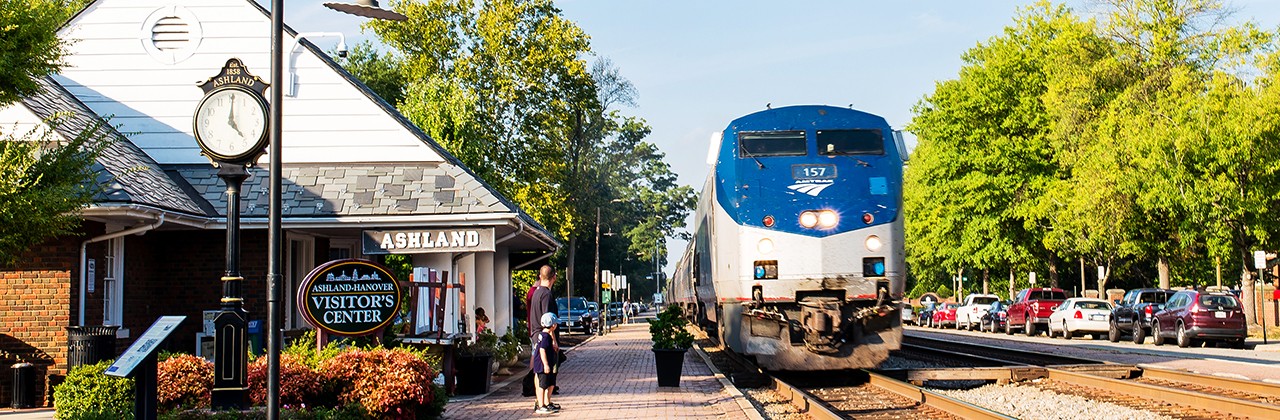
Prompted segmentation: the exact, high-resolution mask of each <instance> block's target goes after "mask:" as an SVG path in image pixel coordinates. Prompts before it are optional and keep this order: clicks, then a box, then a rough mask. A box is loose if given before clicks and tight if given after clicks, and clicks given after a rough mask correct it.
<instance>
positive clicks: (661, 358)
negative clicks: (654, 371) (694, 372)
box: [649, 305, 693, 386]
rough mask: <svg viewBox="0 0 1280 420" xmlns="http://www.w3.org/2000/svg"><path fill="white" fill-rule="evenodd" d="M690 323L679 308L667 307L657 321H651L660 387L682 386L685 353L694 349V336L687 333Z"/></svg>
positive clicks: (654, 356) (650, 331) (650, 332)
mask: <svg viewBox="0 0 1280 420" xmlns="http://www.w3.org/2000/svg"><path fill="white" fill-rule="evenodd" d="M688 324H689V321H688V320H686V319H684V311H682V310H680V307H679V306H676V305H671V306H667V309H665V310H663V311H662V312H661V313H659V314H658V316H657V317H656V318H655V319H652V320H650V321H649V334H650V335H651V336H652V338H653V358H654V360H655V361H656V362H657V367H658V386H680V371H681V369H682V368H683V367H684V353H685V352H686V351H689V347H693V334H689V332H688V331H685V326H686V325H688Z"/></svg>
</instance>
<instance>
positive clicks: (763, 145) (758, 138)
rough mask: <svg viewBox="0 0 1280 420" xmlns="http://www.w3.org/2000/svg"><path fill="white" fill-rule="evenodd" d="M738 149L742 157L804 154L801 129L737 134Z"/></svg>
mask: <svg viewBox="0 0 1280 420" xmlns="http://www.w3.org/2000/svg"><path fill="white" fill-rule="evenodd" d="M738 150H739V152H740V153H739V154H740V155H742V157H757V156H804V155H806V154H807V153H808V151H807V150H805V141H804V132H803V131H763V132H752V133H741V134H738Z"/></svg>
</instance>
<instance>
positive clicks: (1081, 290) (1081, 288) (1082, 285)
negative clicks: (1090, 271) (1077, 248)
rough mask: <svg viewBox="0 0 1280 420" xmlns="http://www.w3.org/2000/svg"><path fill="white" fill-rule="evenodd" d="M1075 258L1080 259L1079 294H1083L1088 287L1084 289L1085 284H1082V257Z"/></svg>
mask: <svg viewBox="0 0 1280 420" xmlns="http://www.w3.org/2000/svg"><path fill="white" fill-rule="evenodd" d="M1076 259H1077V260H1080V295H1081V296H1084V291H1085V290H1089V289H1086V288H1085V287H1086V286H1085V285H1084V257H1080V258H1076Z"/></svg>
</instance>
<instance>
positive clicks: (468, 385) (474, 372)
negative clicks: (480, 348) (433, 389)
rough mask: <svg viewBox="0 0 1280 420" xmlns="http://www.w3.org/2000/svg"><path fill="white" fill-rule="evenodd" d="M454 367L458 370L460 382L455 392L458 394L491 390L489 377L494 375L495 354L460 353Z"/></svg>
mask: <svg viewBox="0 0 1280 420" xmlns="http://www.w3.org/2000/svg"><path fill="white" fill-rule="evenodd" d="M453 364H454V368H455V369H457V370H458V378H457V380H458V384H457V388H455V390H454V392H455V393H456V394H458V395H480V394H484V393H486V392H489V379H490V378H491V377H493V370H492V369H493V356H492V355H488V354H483V355H462V354H460V355H458V357H456V358H454V362H453Z"/></svg>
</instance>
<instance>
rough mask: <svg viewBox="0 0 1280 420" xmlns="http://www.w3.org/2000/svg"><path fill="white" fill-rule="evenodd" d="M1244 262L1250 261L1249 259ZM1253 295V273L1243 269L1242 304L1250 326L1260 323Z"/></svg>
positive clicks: (1241, 273) (1241, 282) (1241, 272)
mask: <svg viewBox="0 0 1280 420" xmlns="http://www.w3.org/2000/svg"><path fill="white" fill-rule="evenodd" d="M1246 257H1247V255H1246ZM1244 260H1245V261H1249V259H1248V258H1245V259H1244ZM1253 293H1254V291H1253V272H1251V271H1249V269H1248V268H1244V269H1241V270H1240V302H1241V303H1243V304H1244V319H1245V320H1246V321H1249V324H1257V323H1258V311H1257V308H1256V306H1257V303H1256V302H1254V301H1255V300H1256V299H1254V296H1253Z"/></svg>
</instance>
